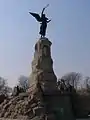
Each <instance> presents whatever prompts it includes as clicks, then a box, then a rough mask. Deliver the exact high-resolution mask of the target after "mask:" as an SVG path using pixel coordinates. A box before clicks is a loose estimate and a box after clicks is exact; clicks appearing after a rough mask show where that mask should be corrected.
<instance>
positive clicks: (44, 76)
mask: <svg viewBox="0 0 90 120" xmlns="http://www.w3.org/2000/svg"><path fill="white" fill-rule="evenodd" d="M51 44H52V43H51V42H50V41H49V40H48V38H45V37H44V38H40V39H39V40H38V41H37V43H36V44H35V53H34V59H33V61H32V73H31V75H30V81H29V83H30V88H29V92H33V91H36V90H37V88H38V87H40V88H41V89H42V90H43V92H45V93H46V92H53V91H56V90H57V87H56V86H57V78H56V75H55V74H54V71H53V60H52V58H51Z"/></svg>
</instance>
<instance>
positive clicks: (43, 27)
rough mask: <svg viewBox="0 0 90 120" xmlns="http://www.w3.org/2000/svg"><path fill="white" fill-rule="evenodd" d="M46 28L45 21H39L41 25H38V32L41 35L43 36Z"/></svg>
mask: <svg viewBox="0 0 90 120" xmlns="http://www.w3.org/2000/svg"><path fill="white" fill-rule="evenodd" d="M46 28H47V21H46V20H43V21H42V23H41V26H40V32H39V34H40V35H42V36H45V34H46Z"/></svg>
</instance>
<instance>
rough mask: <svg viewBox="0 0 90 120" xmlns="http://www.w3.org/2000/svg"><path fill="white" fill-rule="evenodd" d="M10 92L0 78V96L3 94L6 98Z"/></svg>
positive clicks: (5, 82)
mask: <svg viewBox="0 0 90 120" xmlns="http://www.w3.org/2000/svg"><path fill="white" fill-rule="evenodd" d="M11 92H12V88H10V87H9V86H8V84H7V80H6V79H4V78H2V77H0V95H2V94H4V95H5V96H7V95H9V94H10V93H11Z"/></svg>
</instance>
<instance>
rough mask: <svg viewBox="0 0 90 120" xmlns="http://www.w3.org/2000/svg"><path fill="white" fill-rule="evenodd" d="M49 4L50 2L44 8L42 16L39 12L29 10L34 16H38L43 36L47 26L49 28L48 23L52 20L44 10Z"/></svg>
mask: <svg viewBox="0 0 90 120" xmlns="http://www.w3.org/2000/svg"><path fill="white" fill-rule="evenodd" d="M48 6H49V4H48V5H47V6H46V7H44V8H43V10H42V12H41V17H40V15H39V14H37V13H32V12H29V13H30V14H31V15H32V16H33V17H35V18H36V20H37V21H38V22H40V24H41V26H40V32H39V34H40V35H41V37H44V36H45V34H46V28H47V23H49V22H50V21H51V20H49V19H48V18H47V17H46V15H45V14H44V10H45V9H46V8H47V7H48Z"/></svg>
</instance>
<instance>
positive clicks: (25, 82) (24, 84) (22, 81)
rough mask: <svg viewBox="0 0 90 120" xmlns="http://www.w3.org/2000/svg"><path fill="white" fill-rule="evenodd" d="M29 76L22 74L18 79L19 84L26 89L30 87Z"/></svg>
mask: <svg viewBox="0 0 90 120" xmlns="http://www.w3.org/2000/svg"><path fill="white" fill-rule="evenodd" d="M28 79H29V78H28V77H26V76H24V75H21V76H20V77H19V79H18V86H19V87H21V88H23V89H24V90H25V91H26V90H27V89H28V87H29V86H28V85H29V84H28Z"/></svg>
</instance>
